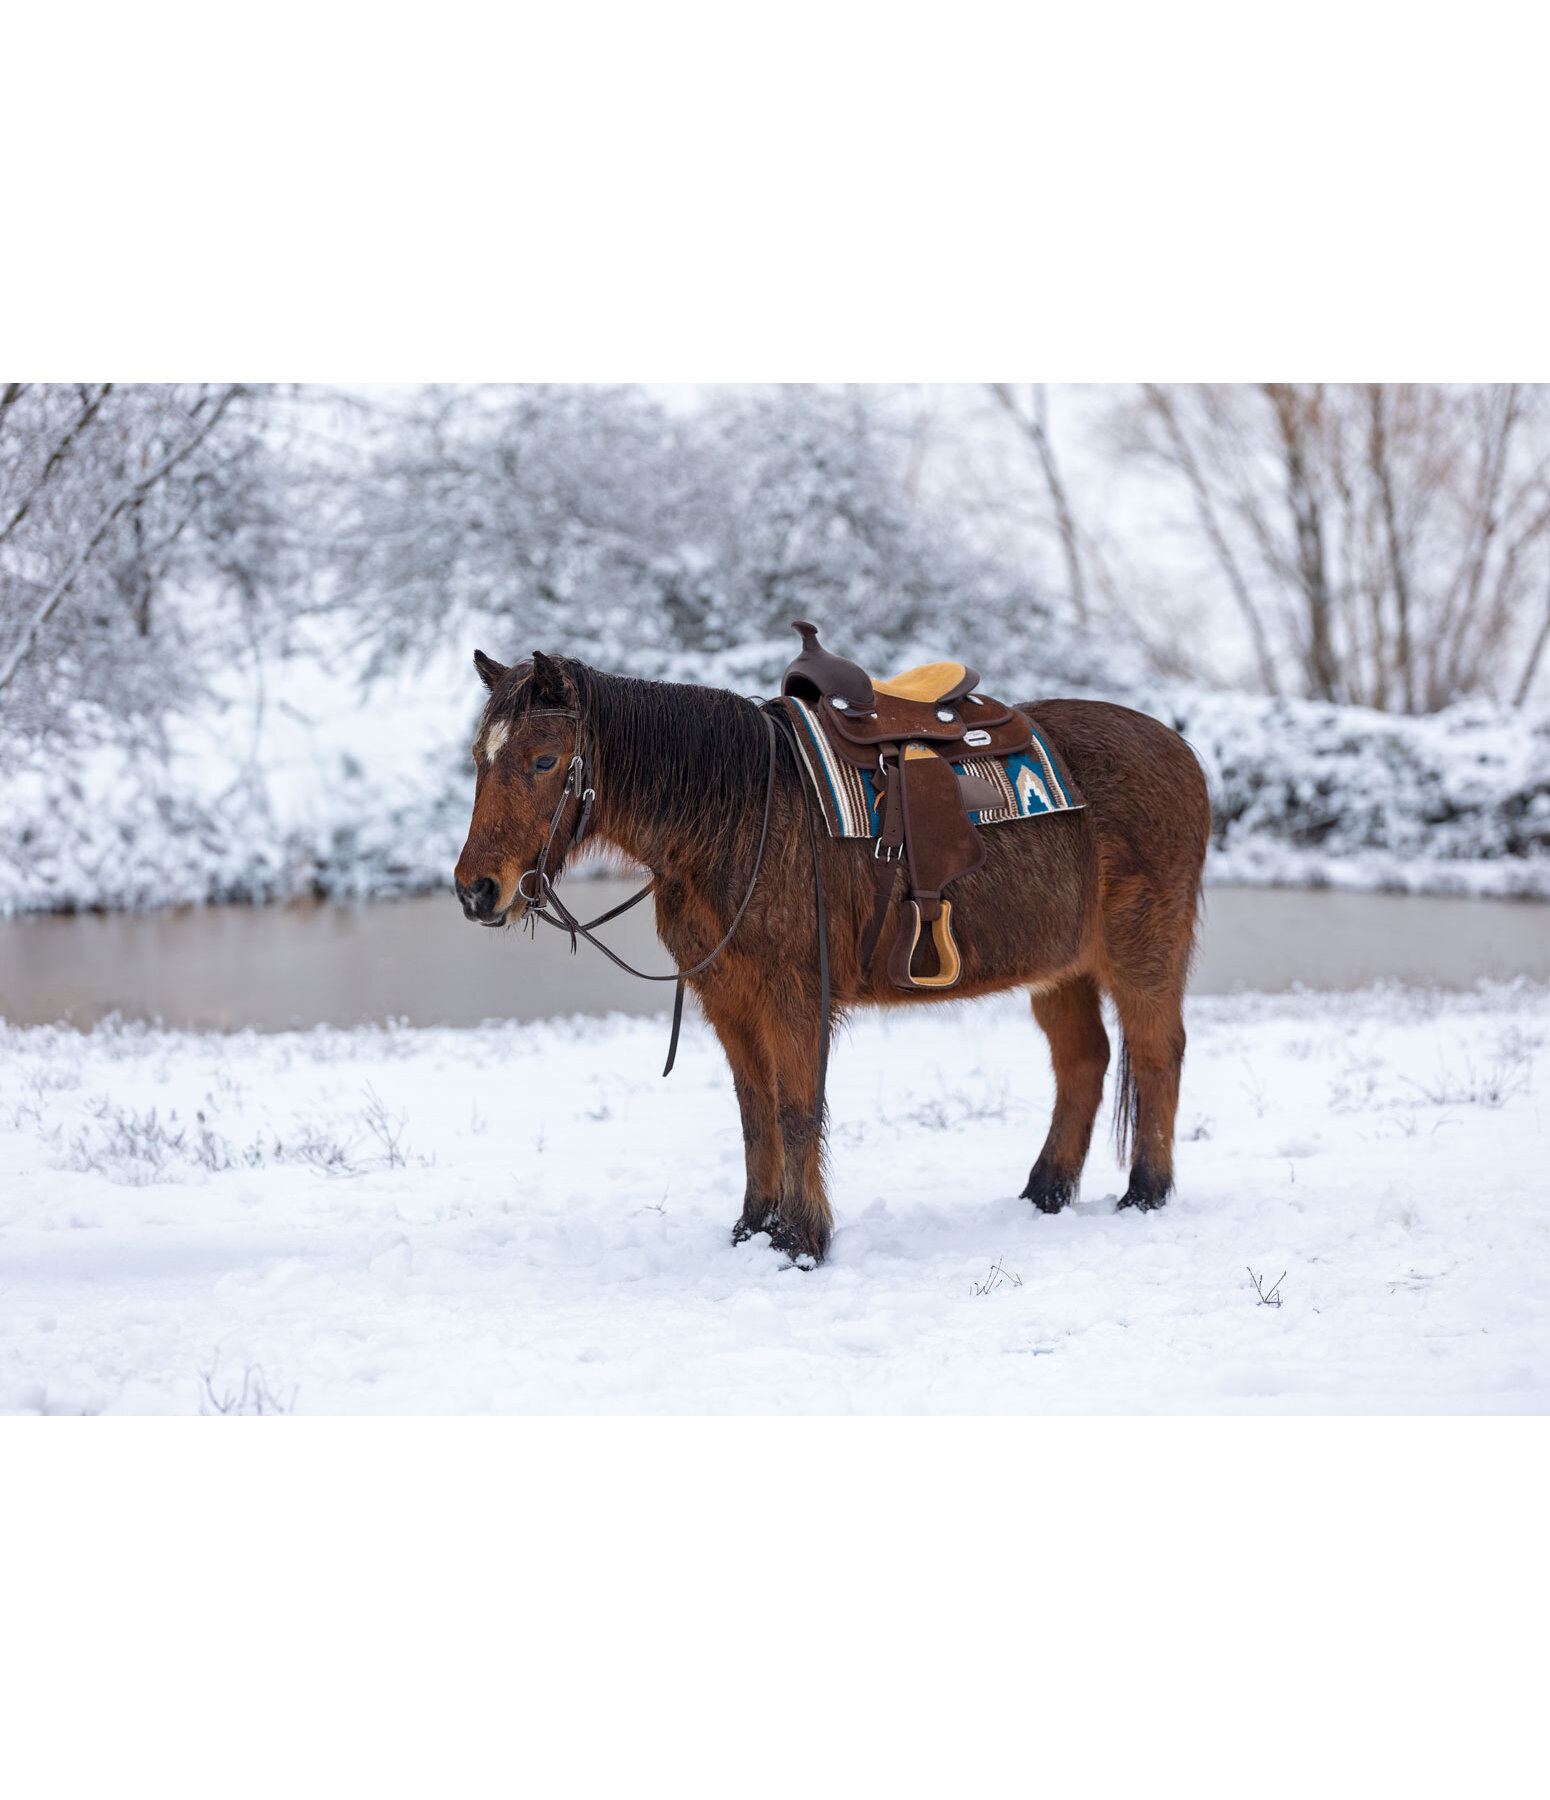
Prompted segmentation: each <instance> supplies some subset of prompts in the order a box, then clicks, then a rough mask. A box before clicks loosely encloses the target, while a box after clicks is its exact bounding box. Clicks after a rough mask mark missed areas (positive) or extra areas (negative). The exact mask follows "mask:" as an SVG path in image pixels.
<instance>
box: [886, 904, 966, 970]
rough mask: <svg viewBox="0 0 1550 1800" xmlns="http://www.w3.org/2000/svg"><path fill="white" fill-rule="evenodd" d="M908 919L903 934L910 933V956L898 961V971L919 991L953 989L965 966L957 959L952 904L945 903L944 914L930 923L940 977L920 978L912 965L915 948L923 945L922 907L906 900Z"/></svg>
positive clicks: (904, 922)
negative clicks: (920, 944)
mask: <svg viewBox="0 0 1550 1800" xmlns="http://www.w3.org/2000/svg"><path fill="white" fill-rule="evenodd" d="M904 904H905V907H906V908H907V915H906V918H905V919H904V921H902V922H901V924H900V933H901V935H902V933H903V932H904V930H905V929H908V930H909V933H910V940H909V954H908V955H907V956H904V957H901V958H900V959H899V967H900V968H901V969H902V970H903V972H904V975H905V977H906V979H907V980H908V982H909V984H910V986H911V987H918V988H950V987H953V986H955V985H956V984H957V981H958V977H959V976H960V975H961V974H962V973H963V963H962V961H961V960H960V958H959V955H958V946H957V944H955V943H954V942H953V903H952V901H951V900H944V901H943V902H942V910H941V912H939V913H938V914H937V916H936V917H935V918H934V919H933V920H932V921H931V941H932V943H933V944H935V945H936V960H937V973H936V974H935V975H917V974H916V973H915V971H914V968H913V966H912V965H913V964H914V961H915V950H916V946H917V945H918V944H919V943H920V926H921V918H920V904H919V902H918V901H915V900H906V901H905V903H904Z"/></svg>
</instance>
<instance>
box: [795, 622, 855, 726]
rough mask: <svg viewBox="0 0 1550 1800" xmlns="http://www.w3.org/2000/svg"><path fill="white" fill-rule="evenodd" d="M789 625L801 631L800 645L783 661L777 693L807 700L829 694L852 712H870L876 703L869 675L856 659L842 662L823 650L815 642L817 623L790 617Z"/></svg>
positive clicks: (810, 702) (816, 639) (839, 658)
mask: <svg viewBox="0 0 1550 1800" xmlns="http://www.w3.org/2000/svg"><path fill="white" fill-rule="evenodd" d="M791 629H792V630H793V631H799V632H800V633H801V634H802V648H801V650H800V651H799V652H798V653H797V655H796V656H795V657H793V658H792V660H791V662H790V663H789V664H788V665H787V668H786V673H785V677H784V679H783V680H782V681H781V684H780V691H781V693H782V694H790V695H794V696H795V697H796V698H797V699H798V700H806V701H808V702H809V704H812V703H814V702H816V701H818V700H821V699H822V698H823V696H824V695H825V694H832V695H835V696H837V697H838V698H839V699H841V700H843V701H844V702H845V704H846V706H847V707H849V708H850V709H851V710H852V711H854V712H864V713H869V712H871V711H872V710H873V707H874V706H875V704H876V701H875V698H874V696H873V693H872V678H871V676H870V675H868V674H867V672H866V670H865V669H863V668H862V667H861V665H860V663H853V662H846V660H845V658H844V657H843V656H835V655H834V654H833V653H832V652H831V651H828V650H825V649H824V647H823V645H822V644H820V643H819V642H818V627H817V626H816V625H810V624H809V623H808V621H807V620H806V619H796V620H794V621H793V622H792V626H791Z"/></svg>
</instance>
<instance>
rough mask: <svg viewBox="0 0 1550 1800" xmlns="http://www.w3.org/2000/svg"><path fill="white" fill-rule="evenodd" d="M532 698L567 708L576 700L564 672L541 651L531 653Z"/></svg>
mask: <svg viewBox="0 0 1550 1800" xmlns="http://www.w3.org/2000/svg"><path fill="white" fill-rule="evenodd" d="M533 698H534V699H535V700H548V701H551V702H552V703H553V704H554V705H556V706H568V705H570V703H571V702H572V701H573V700H574V699H575V698H576V694H575V690H574V689H573V688H572V687H571V684H570V683H569V682H568V681H567V680H566V678H565V671H564V670H563V669H562V668H561V667H560V665H559V664H558V663H557V662H555V661H554V660H553V659H552V658H550V657H547V656H545V655H544V653H543V651H542V650H535V651H534V652H533Z"/></svg>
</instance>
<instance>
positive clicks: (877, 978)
mask: <svg viewBox="0 0 1550 1800" xmlns="http://www.w3.org/2000/svg"><path fill="white" fill-rule="evenodd" d="M474 663H475V666H476V667H477V669H478V671H479V674H480V677H481V678H482V680H483V681H484V684H485V686H486V687H487V688H488V689H489V690H490V699H489V703H488V704H487V705H486V707H485V710H484V716H483V718H482V719H481V721H480V724H479V731H478V736H477V737H476V739H475V742H474V764H475V768H476V771H477V774H476V781H475V789H474V812H473V821H472V823H471V825H470V827H469V833H468V842H467V843H466V844H465V845H464V846H463V854H462V855H461V856H460V857H459V859H458V864H457V871H456V877H455V879H456V886H457V893H458V898H459V899H460V900H461V901H462V903H463V910H464V912H465V914H466V915H467V916H468V917H469V918H470V919H472V920H474V921H476V922H477V923H479V924H481V925H501V924H505V923H507V922H508V921H511V922H515V921H516V920H517V919H520V918H521V916H522V915H523V913H524V912H525V911H526V910H527V902H528V900H529V899H531V898H532V897H533V890H534V886H535V885H536V884H534V883H533V882H532V881H531V876H530V872H531V871H532V870H533V869H534V867H535V864H537V863H538V860H539V857H540V853H541V851H542V850H543V848H544V846H545V844H546V842H547V843H548V844H549V855H548V857H547V871H548V873H549V874H550V875H555V874H557V873H558V872H559V868H560V865H561V864H562V863H563V861H564V858H565V855H566V853H567V852H568V851H569V849H570V848H571V847H572V843H573V840H574V835H575V834H576V832H577V829H578V826H581V819H580V814H581V803H580V799H579V797H577V798H576V799H574V800H572V801H570V802H568V803H567V802H565V793H566V780H567V772H568V769H569V766H570V763H571V759H572V757H573V756H575V755H577V754H578V753H580V754H582V755H583V756H584V758H585V767H586V769H587V779H588V781H589V783H590V784H591V786H592V787H593V789H594V790H595V799H594V800H593V802H592V804H591V809H590V813H589V816H588V817H587V820H586V824H585V826H581V828H582V829H584V830H585V831H586V832H587V834H588V835H590V836H593V837H596V838H597V839H599V840H600V841H602V842H604V843H607V844H611V845H614V846H617V848H618V849H620V850H622V851H624V852H625V853H626V854H627V855H629V856H631V857H633V858H634V859H635V860H636V861H638V862H640V863H643V864H644V865H645V866H646V867H647V868H648V869H649V870H650V871H651V874H652V880H653V889H654V895H655V901H656V913H657V934H658V936H659V937H660V938H661V940H662V943H663V944H664V945H665V946H666V948H667V950H668V951H669V953H670V954H671V955H672V956H673V958H674V959H675V961H676V962H677V964H678V966H679V968H681V969H688V968H691V967H692V966H693V965H694V964H696V963H698V962H700V961H701V959H703V958H704V957H705V956H706V955H707V954H708V953H709V952H710V951H712V950H714V949H715V947H716V945H717V944H718V943H719V942H720V940H721V939H722V938H723V936H725V934H726V931H727V928H728V926H729V925H730V924H731V923H732V920H733V918H734V917H735V915H736V914H737V910H738V908H739V906H740V905H741V904H742V902H743V899H744V896H745V894H746V893H747V891H748V889H749V884H750V881H751V879H752V878H753V876H754V873H755V869H756V867H757V871H758V876H757V880H756V881H755V882H754V883H753V891H752V898H751V899H750V900H749V902H748V906H747V910H746V913H745V914H744V916H743V917H742V919H741V920H740V922H739V923H738V926H737V929H736V931H735V932H734V933H733V935H732V937H731V940H730V942H729V943H728V945H727V947H726V949H725V951H724V952H723V953H722V954H720V955H719V956H717V957H716V958H715V960H714V961H713V962H711V964H710V965H709V967H708V968H706V969H705V970H704V972H703V973H701V974H698V975H694V976H692V977H690V980H689V984H688V985H689V986H690V987H692V988H693V990H694V992H695V994H696V995H697V997H698V999H699V1002H700V1005H701V1007H702V1008H703V1010H704V1013H705V1016H706V1018H708V1019H709V1021H710V1023H711V1025H712V1027H713V1028H714V1030H715V1032H716V1035H717V1036H718V1037H719V1038H720V1040H721V1043H722V1047H723V1048H724V1049H725V1051H726V1054H727V1060H728V1061H729V1062H730V1063H731V1065H732V1081H733V1085H734V1087H735V1089H736V1092H737V1100H738V1105H739V1106H740V1107H741V1109H742V1118H743V1141H744V1147H745V1151H746V1156H747V1169H748V1186H747V1191H746V1193H745V1195H744V1197H743V1210H742V1215H741V1217H740V1218H739V1219H738V1221H737V1225H736V1227H735V1228H734V1231H733V1241H734V1242H740V1241H741V1240H742V1239H744V1238H747V1237H750V1236H752V1235H753V1234H755V1233H757V1232H768V1233H769V1237H770V1241H771V1243H772V1244H773V1245H774V1246H775V1247H776V1248H777V1249H780V1250H782V1251H785V1252H786V1253H787V1254H789V1255H790V1256H792V1257H793V1258H795V1259H799V1260H801V1261H803V1262H804V1263H806V1262H808V1261H809V1260H811V1261H814V1262H817V1261H821V1260H822V1258H823V1256H824V1253H825V1252H826V1250H827V1249H828V1246H829V1237H830V1233H831V1230H832V1228H833V1215H832V1213H831V1212H830V1209H829V1199H828V1195H827V1194H826V1193H825V1191H824V1175H823V1127H822V1122H821V1120H820V1118H819V1117H818V1109H817V1098H818V1088H817V1083H818V1048H819V1035H820V1033H819V1009H820V991H821V990H820V985H819V973H818V968H819V962H818V936H817V917H816V907H815V889H814V873H813V867H812V849H811V840H810V837H809V824H808V817H807V799H806V796H805V794H804V792H803V787H802V776H801V774H800V772H799V770H798V768H797V766H796V762H795V758H794V755H793V753H792V749H791V746H790V744H789V743H788V742H787V741H786V739H785V738H784V736H782V737H781V738H780V740H779V744H778V761H777V765H776V768H775V776H774V782H773V788H772V789H767V777H768V775H769V770H770V727H769V723H768V721H767V719H766V716H765V715H764V713H763V712H762V711H761V709H760V707H759V705H758V704H757V703H756V702H754V701H751V700H745V699H742V698H740V697H739V696H737V695H735V694H730V693H726V692H724V691H722V690H720V689H716V688H701V687H689V686H682V685H678V684H673V683H665V682H655V681H638V680H632V679H627V678H625V677H621V676H615V675H605V674H602V673H600V672H599V671H598V670H596V669H592V668H588V667H587V666H586V664H584V663H579V662H575V661H572V660H570V659H569V658H558V657H557V658H550V657H547V656H545V655H543V654H542V653H541V652H535V653H534V655H533V657H532V659H531V661H529V662H523V663H517V664H514V665H513V666H512V667H510V668H503V667H502V666H501V665H500V664H499V663H496V662H493V661H491V660H490V658H488V657H486V656H485V655H484V654H483V653H482V652H478V651H476V652H475V655H474ZM1022 710H1023V711H1024V712H1026V713H1027V714H1028V716H1029V717H1030V718H1031V719H1032V720H1033V721H1034V722H1035V724H1036V725H1037V726H1038V728H1039V730H1040V731H1041V732H1043V733H1044V734H1046V736H1047V737H1049V738H1050V739H1051V740H1052V741H1053V742H1054V743H1055V745H1056V746H1057V747H1058V749H1059V750H1060V751H1061V753H1062V755H1063V756H1064V757H1065V760H1066V763H1067V765H1068V766H1069V768H1070V770H1071V773H1072V774H1073V775H1074V776H1075V778H1076V781H1077V783H1078V785H1079V786H1080V788H1081V790H1082V793H1083V795H1084V796H1085V798H1086V801H1087V804H1086V806H1085V807H1084V808H1082V809H1080V810H1077V811H1072V812H1058V813H1052V814H1050V815H1048V816H1046V817H1042V818H1038V819H1033V820H1029V821H1027V822H1025V823H1021V824H1009V825H998V826H996V827H995V828H993V829H990V830H987V831H986V832H985V834H984V837H985V861H984V864H983V865H982V866H981V867H980V868H979V869H977V870H975V871H974V872H973V873H972V874H969V875H965V876H963V877H962V878H961V879H959V880H958V881H957V882H955V884H954V887H953V919H954V924H955V926H956V935H957V938H958V943H959V946H960V950H961V952H962V957H963V974H962V978H961V980H960V981H959V983H958V985H957V986H955V987H953V988H952V989H950V990H946V991H943V990H935V991H932V990H918V991H915V992H905V991H903V990H901V989H899V988H897V987H895V986H894V984H893V982H892V981H891V980H890V979H889V976H888V973H887V968H888V952H889V949H890V947H891V943H892V937H893V933H894V930H895V928H896V922H897V912H898V908H897V906H895V908H894V909H893V912H892V914H891V915H890V917H889V920H888V922H887V924H886V925H885V926H884V929H883V936H882V938H881V940H880V942H879V944H878V947H877V951H876V954H875V955H874V956H873V958H872V961H871V965H870V969H869V971H867V972H863V970H862V968H861V965H860V958H859V956H858V953H857V952H858V945H859V943H860V940H861V937H862V933H863V931H864V929H865V926H866V922H867V920H868V918H869V917H870V915H871V911H872V899H873V859H872V855H871V853H870V849H869V847H868V845H867V844H866V843H865V842H864V841H862V842H858V841H856V840H846V839H834V838H830V837H828V836H827V835H826V834H825V833H824V832H823V827H822V824H821V822H820V825H819V842H818V860H819V866H820V870H821V878H822V883H823V894H824V899H825V902H826V911H827V915H828V916H827V937H828V948H829V963H830V979H831V984H832V1005H833V1013H834V1017H835V1018H836V1019H839V1018H843V1017H844V1015H845V1014H846V1013H847V1012H848V1011H849V1010H850V1009H851V1008H853V1007H857V1006H921V1005H929V1004H930V1003H931V1002H932V1001H933V1000H940V999H950V1000H964V999H972V998H974V997H976V996H978V995H982V994H994V993H998V992H1000V991H1001V990H1002V989H1004V988H1012V987H1026V988H1028V989H1029V990H1030V991H1031V993H1032V997H1033V1015H1034V1017H1035V1019H1037V1020H1038V1022H1039V1024H1040V1025H1041V1026H1042V1027H1043V1029H1044V1032H1045V1034H1046V1036H1047V1037H1048V1038H1049V1045H1050V1057H1051V1060H1052V1062H1053V1064H1054V1070H1055V1111H1054V1117H1053V1120H1052V1122H1051V1124H1050V1129H1049V1136H1048V1137H1047V1138H1046V1139H1045V1141H1044V1148H1043V1149H1042V1150H1041V1151H1040V1152H1039V1156H1038V1160H1037V1161H1036V1162H1035V1163H1034V1165H1033V1170H1032V1172H1031V1173H1030V1175H1029V1177H1028V1185H1027V1186H1026V1187H1025V1188H1024V1189H1023V1197H1024V1198H1025V1199H1028V1200H1031V1201H1032V1202H1033V1203H1034V1205H1035V1206H1036V1207H1038V1208H1039V1210H1040V1211H1041V1212H1051V1213H1052V1212H1058V1211H1059V1210H1060V1209H1061V1207H1063V1206H1065V1205H1066V1204H1067V1202H1068V1201H1070V1200H1071V1199H1072V1197H1073V1196H1074V1195H1075V1193H1076V1190H1077V1183H1078V1180H1079V1178H1080V1176H1081V1172H1082V1164H1083V1162H1084V1161H1085V1160H1086V1157H1087V1147H1088V1142H1089V1140H1090V1139H1091V1137H1092V1129H1093V1120H1094V1118H1095V1117H1096V1115H1097V1111H1098V1106H1099V1102H1100V1101H1101V1099H1102V1097H1103V1081H1104V1074H1105V1071H1106V1070H1107V1068H1108V1063H1109V1040H1108V1036H1107V1034H1106V1033H1105V1031H1104V1028H1103V1019H1102V1014H1101V1011H1100V1006H1099V995H1100V994H1101V993H1107V994H1109V995H1110V996H1111V997H1112V999H1113V1002H1114V1006H1115V1009H1116V1011H1117V1013H1118V1015H1119V1023H1120V1026H1121V1029H1122V1032H1123V1037H1122V1043H1121V1054H1120V1077H1119V1079H1120V1090H1119V1095H1118V1100H1117V1104H1116V1125H1115V1130H1116V1138H1117V1141H1118V1142H1119V1144H1120V1147H1121V1152H1122V1154H1123V1153H1125V1152H1126V1151H1127V1150H1128V1152H1129V1154H1130V1155H1131V1159H1132V1160H1131V1170H1130V1185H1129V1188H1128V1190H1127V1191H1126V1193H1125V1196H1124V1198H1123V1199H1122V1200H1121V1201H1120V1205H1121V1206H1136V1207H1142V1208H1150V1207H1155V1206H1161V1205H1162V1204H1163V1202H1164V1200H1165V1199H1166V1198H1167V1196H1168V1193H1169V1190H1170V1189H1171V1188H1172V1186H1173V1124H1174V1113H1175V1111H1176V1109H1177V1106H1178V1095H1179V1072H1180V1069H1181V1066H1182V1064H1183V1060H1184V1024H1183V1015H1182V1004H1181V1003H1182V1000H1183V994H1184V982H1185V977H1186V975H1187V973H1188V970H1189V963H1190V956H1191V952H1192V949H1193V944H1194V934H1195V918H1196V907H1197V902H1198V898H1199V889H1200V874H1201V868H1202V866H1203V864H1204V861H1205V853H1206V843H1207V839H1208V837H1209V835H1210V826H1211V812H1210V803H1209V801H1208V799H1207V795H1206V784H1205V780H1204V777H1203V776H1202V774H1201V771H1200V766H1199V764H1198V763H1197V762H1196V760H1195V757H1194V755H1193V753H1192V752H1191V750H1190V748H1189V746H1188V745H1187V744H1186V743H1185V742H1184V740H1183V738H1181V737H1180V736H1178V734H1177V733H1176V732H1173V731H1170V730H1169V729H1168V728H1167V726H1165V725H1161V724H1159V723H1158V722H1157V720H1155V719H1151V718H1148V717H1147V716H1146V715H1145V714H1143V713H1138V712H1132V711H1130V710H1129V709H1128V708H1127V707H1123V706H1110V705H1107V704H1105V703H1103V702H1101V701H1094V700H1044V701H1039V702H1037V703H1035V704H1031V705H1025V706H1023V708H1022ZM767 791H768V792H769V793H770V804H769V821H768V834H767V842H766V844H765V849H764V859H763V862H762V864H759V863H758V862H757V852H758V848H759V843H760V833H761V826H762V823H763V820H764V817H765V800H766V793H767ZM555 828H558V835H556V830H555ZM525 876H527V877H528V879H527V880H524V877H525ZM519 884H521V886H522V890H523V891H522V892H521V893H520V894H519V891H518V889H519Z"/></svg>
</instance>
